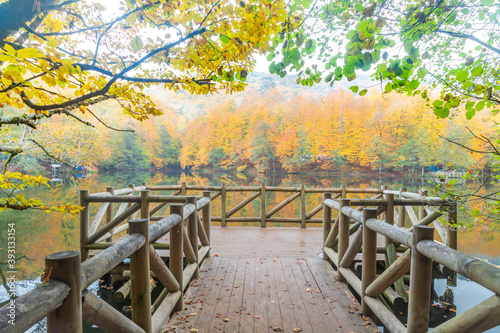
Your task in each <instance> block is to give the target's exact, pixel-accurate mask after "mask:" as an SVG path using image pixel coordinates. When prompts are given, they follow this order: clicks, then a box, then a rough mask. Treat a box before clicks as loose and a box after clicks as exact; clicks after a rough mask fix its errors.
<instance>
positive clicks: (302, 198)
mask: <svg viewBox="0 0 500 333" xmlns="http://www.w3.org/2000/svg"><path fill="white" fill-rule="evenodd" d="M299 208H300V227H301V228H305V227H306V186H305V185H304V184H302V185H300V207H299Z"/></svg>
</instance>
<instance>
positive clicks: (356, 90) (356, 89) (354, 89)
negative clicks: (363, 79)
mask: <svg viewBox="0 0 500 333" xmlns="http://www.w3.org/2000/svg"><path fill="white" fill-rule="evenodd" d="M349 89H351V91H352V92H353V93H357V92H358V90H359V87H358V86H351V87H349Z"/></svg>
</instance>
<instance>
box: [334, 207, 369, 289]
mask: <svg viewBox="0 0 500 333" xmlns="http://www.w3.org/2000/svg"><path fill="white" fill-rule="evenodd" d="M350 205H351V203H350V200H349V199H345V198H342V199H340V214H339V217H338V219H339V222H338V224H339V231H338V234H339V238H338V239H339V246H338V252H337V254H338V262H337V263H336V265H337V267H340V262H341V261H342V259H343V258H344V255H345V253H346V252H347V249H348V248H349V220H350V219H349V216H346V215H345V214H342V208H343V207H349V206H350ZM375 247H376V245H375ZM337 279H338V281H344V279H343V278H342V274H340V273H339V274H338V276H337Z"/></svg>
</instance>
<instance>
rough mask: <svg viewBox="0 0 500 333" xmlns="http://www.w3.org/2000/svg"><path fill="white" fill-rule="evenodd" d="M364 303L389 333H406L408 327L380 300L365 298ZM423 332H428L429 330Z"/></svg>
mask: <svg viewBox="0 0 500 333" xmlns="http://www.w3.org/2000/svg"><path fill="white" fill-rule="evenodd" d="M363 301H364V302H365V303H366V304H367V305H368V306H369V307H370V309H371V310H372V311H373V313H375V314H376V315H377V318H379V319H380V321H381V322H382V323H383V324H384V326H385V327H387V329H388V330H389V332H391V333H406V327H405V326H404V325H403V324H402V323H401V322H400V321H399V319H398V318H396V316H394V313H392V311H391V310H389V309H388V308H387V307H386V306H385V305H384V304H383V303H382V302H380V301H379V300H378V299H376V298H373V297H370V296H365V297H364V299H363ZM422 332H427V330H426V331H422Z"/></svg>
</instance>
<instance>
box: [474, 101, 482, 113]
mask: <svg viewBox="0 0 500 333" xmlns="http://www.w3.org/2000/svg"><path fill="white" fill-rule="evenodd" d="M482 109H484V101H481V102H478V103H477V104H476V110H477V111H481V110H482Z"/></svg>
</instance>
